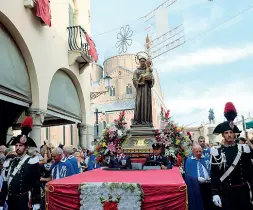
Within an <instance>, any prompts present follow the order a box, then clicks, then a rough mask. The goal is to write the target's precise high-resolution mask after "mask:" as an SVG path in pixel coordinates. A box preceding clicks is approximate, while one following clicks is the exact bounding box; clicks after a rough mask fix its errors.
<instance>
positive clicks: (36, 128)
mask: <svg viewBox="0 0 253 210" xmlns="http://www.w3.org/2000/svg"><path fill="white" fill-rule="evenodd" d="M29 115H30V116H31V117H32V118H33V129H32V131H31V133H30V137H31V138H32V139H33V140H34V141H35V143H36V145H37V147H38V148H39V147H40V146H41V128H42V125H43V122H44V117H45V115H46V112H45V111H42V110H40V109H29Z"/></svg>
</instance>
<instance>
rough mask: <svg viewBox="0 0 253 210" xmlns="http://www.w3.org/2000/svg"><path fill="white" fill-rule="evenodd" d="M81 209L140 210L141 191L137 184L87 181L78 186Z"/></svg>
mask: <svg viewBox="0 0 253 210" xmlns="http://www.w3.org/2000/svg"><path fill="white" fill-rule="evenodd" d="M79 190H80V199H81V201H80V203H81V208H80V209H81V210H82V209H84V210H86V209H93V210H101V209H103V210H128V209H135V210H141V205H142V201H143V196H144V195H143V191H142V188H141V186H140V185H139V184H135V183H117V182H113V183H111V182H88V183H82V184H81V185H80V186H79Z"/></svg>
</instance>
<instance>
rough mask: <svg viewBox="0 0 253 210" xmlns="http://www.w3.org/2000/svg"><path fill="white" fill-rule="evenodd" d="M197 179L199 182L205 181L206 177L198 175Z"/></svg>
mask: <svg viewBox="0 0 253 210" xmlns="http://www.w3.org/2000/svg"><path fill="white" fill-rule="evenodd" d="M198 180H199V182H200V183H205V182H206V179H205V178H203V177H198Z"/></svg>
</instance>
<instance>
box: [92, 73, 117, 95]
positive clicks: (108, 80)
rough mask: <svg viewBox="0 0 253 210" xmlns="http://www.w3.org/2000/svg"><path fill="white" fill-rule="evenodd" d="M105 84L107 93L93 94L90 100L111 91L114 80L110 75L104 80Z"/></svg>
mask: <svg viewBox="0 0 253 210" xmlns="http://www.w3.org/2000/svg"><path fill="white" fill-rule="evenodd" d="M103 80H104V83H105V89H106V90H105V91H99V92H91V93H90V99H95V98H97V97H98V96H100V95H102V94H105V93H107V92H108V91H109V89H110V88H111V81H112V78H111V77H110V76H109V75H106V76H105V77H104V78H103Z"/></svg>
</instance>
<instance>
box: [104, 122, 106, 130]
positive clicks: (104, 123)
mask: <svg viewBox="0 0 253 210" xmlns="http://www.w3.org/2000/svg"><path fill="white" fill-rule="evenodd" d="M104 129H106V122H105V121H103V130H104Z"/></svg>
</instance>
